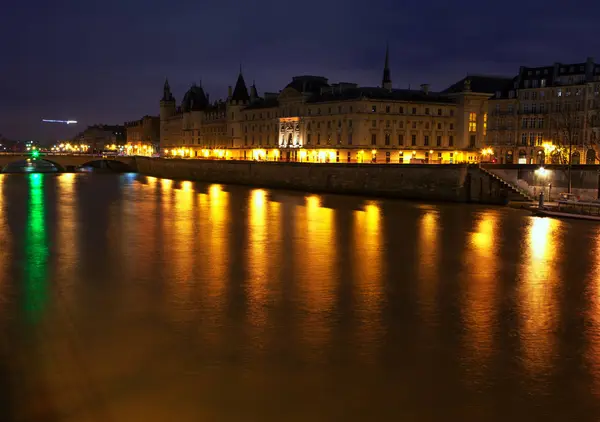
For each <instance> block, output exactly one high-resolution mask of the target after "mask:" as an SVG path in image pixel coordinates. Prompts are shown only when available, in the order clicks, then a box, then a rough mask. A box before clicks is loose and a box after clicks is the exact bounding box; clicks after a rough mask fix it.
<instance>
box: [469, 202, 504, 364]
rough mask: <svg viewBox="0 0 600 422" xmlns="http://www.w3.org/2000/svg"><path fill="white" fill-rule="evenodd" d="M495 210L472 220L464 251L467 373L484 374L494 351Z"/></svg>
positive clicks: (495, 290) (495, 291) (496, 304)
mask: <svg viewBox="0 0 600 422" xmlns="http://www.w3.org/2000/svg"><path fill="white" fill-rule="evenodd" d="M498 223H499V222H498V218H497V213H496V212H494V211H484V212H482V213H481V214H479V215H478V216H477V218H476V220H475V230H474V231H473V232H471V233H470V236H469V238H468V245H467V247H466V251H465V258H464V261H465V268H466V272H468V276H466V277H465V279H466V280H467V281H466V282H465V283H464V288H465V291H464V294H463V295H464V300H463V309H464V313H465V318H464V324H465V328H466V336H465V345H466V348H467V352H468V353H469V354H470V356H471V357H472V359H473V363H472V365H471V366H470V370H471V372H473V373H475V374H476V375H477V376H483V375H485V369H486V368H487V364H488V363H489V359H490V358H491V355H492V353H493V350H494V333H495V325H496V317H497V312H498V303H497V302H496V299H497V297H498V292H497V279H498V274H497V271H498V250H499V249H500V247H501V245H500V244H499V242H498V239H497V236H498V234H497V231H498Z"/></svg>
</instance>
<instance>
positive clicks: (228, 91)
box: [227, 85, 233, 98]
mask: <svg viewBox="0 0 600 422" xmlns="http://www.w3.org/2000/svg"><path fill="white" fill-rule="evenodd" d="M232 96H233V89H232V88H231V85H229V87H228V88H227V98H231V97H232Z"/></svg>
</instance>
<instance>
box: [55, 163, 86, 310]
mask: <svg viewBox="0 0 600 422" xmlns="http://www.w3.org/2000/svg"><path fill="white" fill-rule="evenodd" d="M75 185H76V176H75V174H73V173H63V174H61V175H60V176H58V177H57V190H58V195H57V196H58V203H57V205H58V218H59V220H58V222H59V226H58V231H57V239H56V240H57V242H56V243H57V245H58V248H59V249H58V257H57V265H56V271H57V278H58V279H59V283H60V286H61V294H62V297H63V299H65V300H66V301H67V303H72V302H73V288H74V285H73V284H72V283H73V282H74V281H75V280H77V279H78V274H77V268H78V263H79V253H80V248H81V246H80V244H79V236H78V230H77V228H78V226H79V221H78V214H77V205H78V204H77V196H76V192H75Z"/></svg>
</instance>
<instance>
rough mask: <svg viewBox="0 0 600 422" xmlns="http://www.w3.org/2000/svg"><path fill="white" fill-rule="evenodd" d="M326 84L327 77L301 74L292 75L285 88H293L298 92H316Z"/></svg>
mask: <svg viewBox="0 0 600 422" xmlns="http://www.w3.org/2000/svg"><path fill="white" fill-rule="evenodd" d="M327 86H329V84H328V83H327V78H325V77H323V76H312V75H302V76H294V77H293V78H292V82H290V83H289V84H287V85H286V88H293V89H295V90H296V91H298V92H307V93H318V92H321V88H323V87H327Z"/></svg>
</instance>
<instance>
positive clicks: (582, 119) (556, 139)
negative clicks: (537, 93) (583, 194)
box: [550, 101, 600, 193]
mask: <svg viewBox="0 0 600 422" xmlns="http://www.w3.org/2000/svg"><path fill="white" fill-rule="evenodd" d="M594 116H595V112H591V111H585V110H583V109H582V107H581V101H577V102H576V103H575V105H573V104H572V103H570V102H565V103H556V107H555V109H554V111H553V113H551V115H550V131H551V136H552V138H553V144H554V146H555V149H554V150H553V151H552V155H551V158H552V161H553V162H558V163H560V164H562V165H565V166H566V167H567V169H566V173H567V178H568V181H569V182H568V183H569V184H568V192H569V193H571V180H572V179H571V167H572V162H573V156H574V155H575V153H578V154H579V151H578V149H584V151H587V150H588V149H593V150H594V153H595V159H594V161H595V160H597V159H598V158H599V157H600V146H599V145H598V142H599V141H600V137H598V136H597V131H594V130H593V128H594V126H593V125H595V124H596V121H597V119H596V117H594ZM586 130H587V131H588V132H589V133H590V134H591V135H590V134H588V135H587V136H586ZM578 147H579V148H578ZM584 147H585V148H584ZM580 160H581V156H580Z"/></svg>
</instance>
